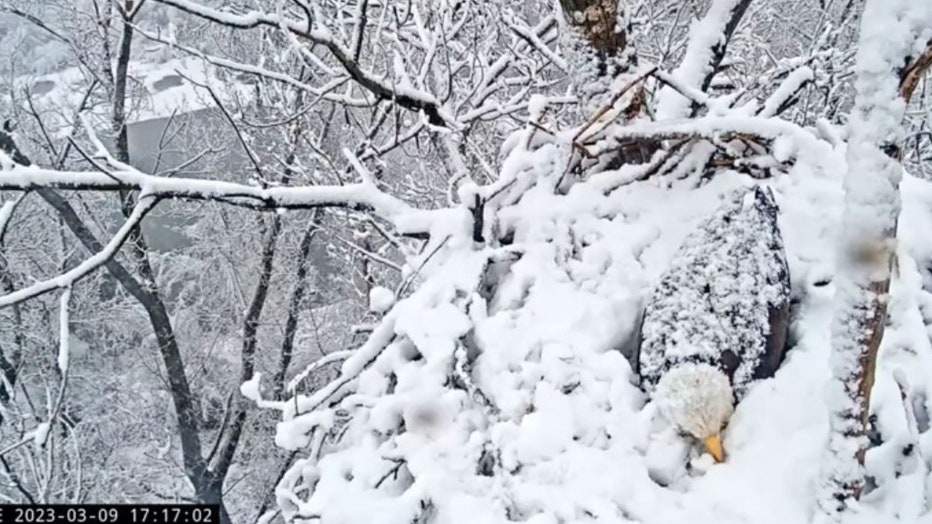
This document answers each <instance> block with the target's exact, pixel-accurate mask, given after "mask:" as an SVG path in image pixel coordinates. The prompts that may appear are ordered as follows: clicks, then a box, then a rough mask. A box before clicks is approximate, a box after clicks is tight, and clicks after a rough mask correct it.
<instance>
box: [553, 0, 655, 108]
mask: <svg viewBox="0 0 932 524" xmlns="http://www.w3.org/2000/svg"><path fill="white" fill-rule="evenodd" d="M560 6H561V7H562V8H563V14H564V16H565V18H566V21H567V24H568V25H569V27H570V30H569V31H567V35H566V44H565V45H566V47H567V48H568V49H567V54H568V55H569V57H570V63H571V66H572V67H571V70H572V71H573V73H574V74H573V77H574V80H573V87H574V90H575V91H576V96H578V97H579V99H580V106H581V107H582V108H583V110H584V111H585V112H589V113H591V112H593V111H595V110H597V109H598V108H599V107H600V106H601V105H602V104H604V103H605V102H606V96H607V94H608V93H609V91H610V89H611V87H612V81H613V80H614V79H615V78H618V77H619V76H621V75H622V74H624V73H627V72H629V71H630V70H631V68H632V66H633V65H635V63H636V60H637V59H636V56H635V54H634V50H633V49H630V48H629V46H628V45H627V44H628V36H627V35H628V33H627V30H626V28H625V21H624V5H623V2H621V1H619V0H560ZM626 51H627V52H626Z"/></svg>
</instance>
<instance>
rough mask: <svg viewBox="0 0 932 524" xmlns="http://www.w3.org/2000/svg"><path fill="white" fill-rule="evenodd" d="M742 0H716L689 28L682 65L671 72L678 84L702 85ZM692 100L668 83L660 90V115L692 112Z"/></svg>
mask: <svg viewBox="0 0 932 524" xmlns="http://www.w3.org/2000/svg"><path fill="white" fill-rule="evenodd" d="M741 1H742V0H712V3H711V5H710V6H709V10H708V11H707V12H706V14H705V16H703V17H702V18H701V19H699V20H697V21H696V22H694V23H693V24H692V26H691V27H690V28H689V41H688V43H687V45H686V53H685V55H684V56H683V59H682V60H681V61H680V65H679V66H678V67H677V68H676V69H674V70H673V72H672V73H671V76H672V77H673V79H674V80H675V81H676V85H679V84H682V85H685V86H688V87H691V88H698V87H701V85H702V81H703V79H704V78H705V76H706V75H707V74H708V73H709V72H710V71H711V68H712V57H713V51H714V48H715V46H717V45H719V44H720V43H722V41H723V40H724V38H725V27H726V25H727V24H728V22H729V21H730V19H731V15H732V13H733V12H734V11H735V9H736V8H737V6H738V4H739V3H740V2H741ZM689 107H690V101H689V100H688V99H687V98H686V97H684V96H683V95H681V94H679V93H678V92H677V91H676V89H674V88H672V87H669V86H665V87H663V88H662V89H661V90H660V93H659V95H658V102H657V119H658V120H670V119H676V118H683V117H687V116H689Z"/></svg>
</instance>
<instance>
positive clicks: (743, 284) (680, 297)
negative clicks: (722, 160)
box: [638, 187, 790, 462]
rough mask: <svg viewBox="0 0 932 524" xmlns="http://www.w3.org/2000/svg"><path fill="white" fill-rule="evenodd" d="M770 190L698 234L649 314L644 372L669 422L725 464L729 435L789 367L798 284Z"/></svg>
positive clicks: (728, 210) (675, 261)
mask: <svg viewBox="0 0 932 524" xmlns="http://www.w3.org/2000/svg"><path fill="white" fill-rule="evenodd" d="M777 211H778V209H777V206H776V203H775V202H774V197H773V193H772V192H771V191H770V189H768V188H764V187H753V188H751V189H741V190H738V191H736V192H735V193H733V194H731V195H730V196H729V197H727V198H726V200H725V203H724V204H723V205H722V206H721V208H720V209H719V210H718V211H717V212H716V213H715V215H714V216H712V217H711V218H709V219H708V220H706V221H705V222H704V223H703V224H701V225H700V226H699V228H698V230H697V231H695V232H693V233H692V234H690V235H689V236H688V237H687V238H686V239H685V240H684V241H683V244H682V245H681V246H680V248H679V250H678V251H677V253H676V254H675V255H674V256H673V258H672V261H671V264H670V268H669V269H668V270H667V271H666V272H665V273H664V274H663V275H662V276H661V278H660V282H659V284H658V285H657V287H656V288H655V289H654V291H653V294H652V296H651V297H650V300H649V301H648V304H647V307H646V310H645V312H644V317H643V322H642V326H641V340H642V342H641V348H640V353H639V355H638V363H639V365H638V368H639V369H638V372H639V375H640V377H641V385H642V388H643V389H644V390H645V391H646V392H647V393H648V394H649V395H651V396H652V398H653V399H654V401H655V402H656V404H657V407H658V408H659V411H660V413H661V414H662V415H663V416H664V417H665V418H666V419H667V420H668V421H670V422H671V423H672V424H674V425H675V426H677V427H678V429H679V430H681V431H682V432H684V433H688V434H690V435H692V436H693V437H695V438H696V439H698V440H699V441H700V442H702V443H703V444H704V445H705V447H706V449H707V450H708V452H709V453H710V454H711V455H712V456H713V457H714V458H715V460H716V461H718V462H721V461H723V460H724V458H725V453H724V450H723V448H722V441H721V431H722V429H723V428H724V427H725V425H726V424H727V422H728V419H729V418H730V417H731V414H732V413H733V412H734V407H735V404H736V403H737V402H739V401H740V400H741V399H742V397H743V396H744V395H745V394H746V393H747V390H748V387H749V386H750V385H751V384H752V383H753V382H754V381H756V380H760V379H763V378H767V377H770V376H772V375H773V374H774V373H775V372H776V371H777V368H778V367H779V366H780V364H781V362H782V361H783V356H784V352H785V346H786V336H787V328H788V325H789V299H790V280H789V270H788V268H787V264H786V255H785V252H784V246H783V238H782V236H781V235H780V229H779V227H778V224H777Z"/></svg>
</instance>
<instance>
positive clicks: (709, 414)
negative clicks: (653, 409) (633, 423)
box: [654, 363, 735, 462]
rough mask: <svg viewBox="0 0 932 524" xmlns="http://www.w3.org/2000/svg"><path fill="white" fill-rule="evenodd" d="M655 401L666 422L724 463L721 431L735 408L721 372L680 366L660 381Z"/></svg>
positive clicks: (702, 366)
mask: <svg viewBox="0 0 932 524" xmlns="http://www.w3.org/2000/svg"><path fill="white" fill-rule="evenodd" d="M654 398H655V399H656V402H657V405H658V407H659V408H660V413H661V414H663V416H664V417H666V419H667V420H669V421H670V422H671V423H673V424H674V425H676V426H678V427H679V428H680V429H682V430H683V431H686V432H688V433H689V434H691V435H692V436H694V437H696V438H697V439H699V441H701V442H702V443H703V444H705V447H706V449H707V450H708V451H709V453H710V454H711V455H712V456H713V457H714V458H715V460H716V461H717V462H722V461H723V460H725V452H724V450H723V449H722V437H721V432H722V428H724V427H725V424H726V423H727V422H728V419H729V418H730V417H731V414H732V413H733V412H734V410H735V406H734V401H733V398H734V397H733V393H732V388H731V382H730V381H729V380H728V377H727V376H725V374H724V373H722V371H721V370H719V369H718V368H716V367H714V366H710V365H708V364H695V363H683V364H679V365H677V366H675V367H673V368H671V369H670V370H669V371H667V372H666V373H665V374H664V375H663V377H662V378H661V379H660V382H659V383H658V384H657V391H656V394H655V396H654Z"/></svg>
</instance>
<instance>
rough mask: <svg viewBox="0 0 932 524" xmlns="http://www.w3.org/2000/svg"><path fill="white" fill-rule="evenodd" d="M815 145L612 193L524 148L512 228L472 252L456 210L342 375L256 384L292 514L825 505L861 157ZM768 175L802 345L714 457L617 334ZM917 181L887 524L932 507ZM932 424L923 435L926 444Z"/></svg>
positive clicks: (603, 515)
mask: <svg viewBox="0 0 932 524" xmlns="http://www.w3.org/2000/svg"><path fill="white" fill-rule="evenodd" d="M526 138H527V137H519V138H518V140H520V141H522V142H523V141H526ZM796 139H798V140H803V139H804V138H800V137H797V138H796ZM805 140H808V141H809V142H811V143H809V144H808V145H806V147H801V145H800V144H795V145H794V144H789V145H790V146H791V147H792V148H794V149H795V150H796V151H798V155H799V156H798V157H797V161H796V162H795V163H794V164H793V167H792V168H791V169H790V171H789V172H788V173H785V174H779V175H776V176H775V177H774V178H771V179H768V180H765V181H760V180H754V179H752V178H750V177H748V176H746V175H742V174H739V173H736V172H732V171H720V172H718V173H715V174H714V176H712V177H711V179H709V180H708V181H705V182H702V183H701V184H700V183H699V182H698V180H699V179H698V178H697V177H692V178H687V179H684V180H670V179H667V178H657V179H647V180H644V181H640V182H634V183H630V184H627V185H624V186H622V187H620V188H618V189H615V190H613V191H610V192H608V193H607V194H606V192H605V191H604V188H605V187H606V185H605V184H604V183H602V182H600V181H599V177H609V178H612V177H614V176H615V175H613V174H611V173H601V174H597V175H593V177H592V179H591V180H589V181H587V182H582V183H578V184H576V185H575V186H574V187H573V188H572V189H571V190H570V191H569V192H568V194H565V195H560V194H558V193H559V192H558V191H555V190H554V187H555V186H556V185H557V184H558V180H560V179H561V177H562V175H563V172H564V165H565V164H564V163H563V162H564V161H563V160H561V159H565V158H566V156H567V150H566V149H564V148H563V147H562V146H558V145H554V144H546V145H543V146H541V147H539V148H537V149H536V150H535V151H534V152H533V154H528V152H526V151H523V150H521V149H520V148H518V149H516V150H515V151H513V152H512V154H511V156H510V157H509V159H507V160H506V162H505V166H506V169H505V171H506V172H507V171H508V169H509V167H508V166H514V165H521V166H522V168H521V173H522V174H521V175H519V176H517V177H516V180H518V184H516V185H517V186H523V187H527V186H531V187H530V188H529V189H527V190H526V192H525V193H524V195H523V197H522V198H521V200H520V201H519V202H518V203H516V204H514V205H512V206H508V207H504V208H502V209H501V210H500V211H499V212H498V223H497V226H498V227H499V228H500V230H501V231H503V232H506V231H513V232H514V241H513V243H511V244H510V245H508V246H502V247H499V248H492V247H485V248H480V249H473V244H472V239H471V234H470V228H469V222H468V220H465V219H464V220H462V221H460V222H456V221H454V223H453V225H452V226H450V230H451V231H453V234H452V235H451V236H449V237H445V238H446V239H445V240H444V241H443V242H442V243H438V244H437V245H438V246H441V247H440V249H439V250H438V251H437V253H436V254H435V255H434V256H433V257H432V258H431V260H430V262H429V263H428V264H426V265H425V266H424V268H423V269H422V272H423V274H424V275H425V278H424V280H423V284H422V285H421V286H420V287H419V289H418V290H417V291H416V292H414V293H413V294H412V295H411V296H409V297H407V298H403V299H401V300H399V301H398V303H397V304H396V305H395V306H394V307H393V308H391V309H390V310H388V311H387V312H386V313H385V315H384V317H383V320H382V322H381V324H380V325H379V326H378V327H377V328H376V329H375V331H374V332H373V334H372V336H371V338H370V339H369V341H368V342H367V343H366V344H365V345H364V346H362V347H361V348H360V349H359V350H357V352H356V353H355V354H354V355H353V356H352V357H351V358H349V359H348V360H347V361H346V363H345V364H344V366H343V377H342V378H341V379H338V380H337V381H336V382H334V383H332V384H330V385H328V386H327V387H325V388H323V389H322V390H320V391H318V392H317V393H315V394H313V395H310V396H301V397H299V398H297V399H295V400H293V401H291V400H290V401H287V402H284V403H275V402H268V401H262V400H260V399H259V398H258V390H259V388H258V386H257V383H256V382H255V381H254V382H251V383H250V384H249V387H248V388H245V389H244V391H245V392H247V393H248V394H249V396H251V397H253V398H255V399H256V400H258V401H259V403H260V405H263V406H266V407H273V408H277V409H281V410H282V411H283V415H284V420H283V422H282V423H281V424H280V426H279V431H278V437H277V442H278V443H279V445H281V446H283V447H286V448H288V449H305V450H306V451H305V455H304V456H305V457H307V458H305V459H302V460H301V461H300V462H299V463H298V464H297V465H296V466H295V467H293V468H292V469H291V470H290V471H289V473H288V474H287V475H286V476H285V478H284V480H283V481H282V482H281V484H280V485H279V487H278V491H277V494H278V501H279V504H280V506H281V507H282V508H283V509H284V511H285V514H286V516H289V517H295V516H297V515H301V516H304V517H310V518H315V517H316V518H319V519H320V520H321V521H322V522H329V523H336V522H340V523H343V522H352V523H386V524H387V523H393V524H394V523H399V524H401V523H405V524H407V523H411V522H436V523H443V524H457V523H463V524H485V523H502V522H530V523H534V524H549V523H554V524H556V523H558V522H617V523H626V522H640V523H645V524H677V523H684V524H685V523H689V524H696V523H705V522H708V523H717V524H727V523H735V524H738V523H740V524H746V523H755V524H767V523H774V524H795V523H799V524H802V523H808V522H810V521H811V519H812V516H813V513H814V512H815V492H816V489H815V488H816V484H817V482H818V475H819V467H818V465H819V464H820V462H821V460H822V455H823V453H824V450H825V446H826V437H827V431H828V422H827V413H828V409H827V407H826V403H825V400H824V399H825V388H826V383H827V381H828V379H829V375H830V372H829V366H828V360H829V349H830V348H829V346H830V344H829V338H830V333H829V330H830V320H831V313H832V309H831V306H832V296H833V286H832V284H831V281H832V277H833V272H834V254H835V251H836V236H837V229H838V219H839V216H840V213H841V206H842V185H841V177H842V174H843V173H844V169H845V154H844V150H843V146H840V147H837V148H833V147H832V146H830V145H829V144H828V143H826V142H822V141H820V140H818V139H816V138H815V136H814V135H813V136H810V137H808V138H805ZM807 151H808V152H807ZM532 177H533V178H532ZM622 178H623V177H622ZM753 184H764V185H766V186H768V187H770V188H771V189H772V191H773V192H774V195H775V199H776V203H777V205H778V206H779V208H780V216H779V226H780V229H781V232H782V235H783V239H784V241H785V245H786V250H787V261H788V264H789V270H790V274H791V275H792V278H793V281H792V295H793V296H794V298H795V304H794V312H795V315H794V321H793V325H792V334H793V335H792V337H791V339H792V341H791V342H792V347H791V348H790V350H789V353H788V355H787V358H786V360H785V362H784V364H783V366H782V368H781V369H780V370H779V371H778V372H777V373H776V376H775V377H774V378H772V379H768V380H765V381H762V382H758V383H755V384H754V385H752V386H751V388H750V390H749V391H748V393H747V395H746V396H745V397H744V399H743V401H742V402H741V403H740V404H739V405H738V407H737V410H736V412H735V414H734V416H733V417H732V419H731V421H730V424H729V426H728V427H727V429H726V431H725V434H724V438H725V447H726V448H727V449H728V452H729V458H728V460H727V462H725V463H723V464H717V465H712V464H711V460H710V458H709V457H708V456H703V457H697V456H695V454H696V453H695V452H694V451H691V450H690V449H687V447H686V444H685V443H684V441H683V440H682V439H680V438H679V437H678V436H677V435H676V434H675V432H674V431H673V430H672V429H671V428H670V427H668V426H667V425H665V424H664V423H663V421H662V420H661V419H660V418H659V417H657V416H656V410H655V407H654V406H653V404H651V403H647V402H646V398H645V395H644V394H643V393H642V392H641V390H640V389H639V388H638V387H637V386H636V385H635V384H636V382H637V378H636V377H635V376H634V375H633V373H632V370H631V368H630V366H629V364H628V362H627V361H626V359H625V358H624V357H623V356H622V355H621V353H620V352H619V351H618V349H619V348H620V347H622V346H625V345H626V344H630V343H631V340H632V337H636V334H637V331H638V325H639V318H640V313H641V309H642V307H643V303H644V299H645V298H646V297H647V296H648V295H649V293H650V292H651V291H652V290H653V288H654V286H655V285H656V284H657V282H658V280H659V278H660V276H661V274H662V273H663V272H664V271H665V270H666V269H667V268H668V267H669V265H670V261H671V258H672V255H673V253H674V252H675V251H676V250H677V249H678V247H679V246H680V245H681V243H682V242H683V239H684V238H686V236H687V235H689V234H690V233H691V232H692V231H694V230H695V228H696V227H697V225H698V224H700V223H701V222H703V221H705V220H706V219H707V218H708V217H709V216H710V215H712V214H713V213H714V212H715V211H716V209H718V208H719V207H720V206H721V205H722V201H723V199H725V198H728V197H729V196H730V195H732V194H733V192H734V191H735V190H736V189H737V188H740V187H748V186H751V185H753ZM903 195H904V214H903V218H902V220H901V222H900V223H901V233H900V238H901V244H900V248H899V272H898V274H897V277H896V279H895V282H894V284H893V295H892V302H891V305H890V315H891V318H890V324H891V325H890V327H889V328H888V332H887V336H886V338H885V340H884V346H883V348H882V357H881V362H880V366H879V370H878V378H877V384H876V388H875V393H874V395H875V398H874V402H873V404H874V406H875V407H876V409H877V410H878V418H879V421H878V422H879V426H880V428H881V433H882V435H883V440H884V444H883V445H881V446H880V447H878V448H875V449H874V450H873V451H872V452H871V453H870V454H869V458H868V462H869V464H868V466H869V470H870V473H871V475H873V476H874V477H875V478H876V479H877V483H878V485H879V486H880V487H879V488H878V489H877V490H875V491H873V492H872V493H869V494H867V495H866V496H865V498H864V504H863V505H862V508H863V515H864V516H865V517H866V519H867V521H869V522H894V521H897V518H898V517H899V519H900V520H899V521H901V522H915V521H916V516H917V515H918V514H919V512H920V510H921V507H922V504H923V501H922V494H923V492H924V491H925V489H926V488H925V479H924V478H923V477H924V473H923V471H924V470H925V468H924V466H923V467H922V468H917V467H916V465H917V464H916V463H913V462H910V461H909V460H910V459H909V458H907V459H901V457H902V456H903V455H902V449H903V446H904V444H906V443H908V442H909V441H910V438H911V437H910V435H909V430H908V425H907V423H906V416H905V414H904V409H903V403H902V402H901V401H900V395H899V390H898V388H897V386H896V383H895V382H894V380H893V378H892V377H893V373H894V371H895V370H901V371H900V373H902V374H903V375H904V376H905V378H906V380H907V381H908V382H909V383H910V384H911V385H912V387H913V388H914V389H915V390H916V391H915V392H914V398H916V399H921V402H919V404H920V405H918V406H917V408H919V409H920V411H919V412H920V413H923V414H924V413H926V408H927V406H926V405H925V398H926V395H925V388H926V387H927V386H926V385H927V384H930V383H932V382H930V379H932V373H930V372H932V348H930V346H929V341H928V340H929V339H928V337H929V332H928V329H927V328H926V320H925V319H927V318H930V319H932V295H929V294H928V293H927V292H926V291H925V290H924V289H923V281H924V280H930V278H929V277H928V274H927V269H926V268H927V267H928V266H929V264H930V259H932V242H929V240H928V239H927V238H926V237H927V236H928V231H930V230H932V229H930V227H929V226H930V225H932V214H930V212H929V211H930V209H932V185H930V184H929V183H926V182H923V181H920V180H916V179H912V178H908V177H907V178H906V180H904V183H903ZM457 224H458V225H457ZM459 226H462V227H459ZM458 227H459V229H461V230H462V231H459V229H457V228H458ZM457 231H459V233H457ZM435 236H436V235H435ZM490 282H491V285H490ZM296 409H297V413H296V412H295V410H296ZM923 416H925V415H923ZM926 419H927V417H926ZM927 426H928V424H927V421H926V422H925V423H924V425H923V426H922V427H923V428H924V429H927ZM929 435H930V434H929V433H924V434H923V435H922V436H921V448H922V450H923V452H924V453H925V455H926V456H932V455H930V453H932V449H930V446H932V441H930V440H929V439H930V438H932V437H930V436H929ZM915 456H916V454H915V453H913V454H912V457H915ZM318 457H319V459H318ZM911 472H912V473H911Z"/></svg>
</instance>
